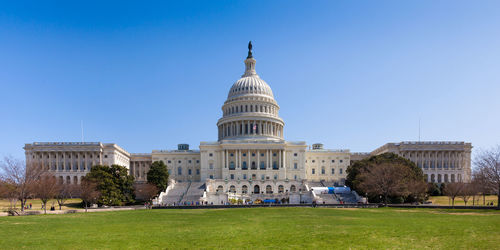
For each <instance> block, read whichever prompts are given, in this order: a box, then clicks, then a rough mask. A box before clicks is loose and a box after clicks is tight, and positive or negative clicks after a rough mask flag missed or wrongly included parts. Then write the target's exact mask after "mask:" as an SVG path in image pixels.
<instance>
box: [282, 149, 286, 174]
mask: <svg viewBox="0 0 500 250" xmlns="http://www.w3.org/2000/svg"><path fill="white" fill-rule="evenodd" d="M283 168H284V169H285V170H286V150H285V149H283Z"/></svg>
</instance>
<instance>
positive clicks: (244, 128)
mask: <svg viewBox="0 0 500 250" xmlns="http://www.w3.org/2000/svg"><path fill="white" fill-rule="evenodd" d="M242 135H266V136H276V137H280V138H283V125H282V124H279V123H276V122H269V121H259V120H253V121H252V120H245V121H234V122H227V123H223V124H221V125H219V140H220V139H223V138H225V137H232V136H242Z"/></svg>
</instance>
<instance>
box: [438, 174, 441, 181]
mask: <svg viewBox="0 0 500 250" xmlns="http://www.w3.org/2000/svg"><path fill="white" fill-rule="evenodd" d="M438 183H441V174H438Z"/></svg>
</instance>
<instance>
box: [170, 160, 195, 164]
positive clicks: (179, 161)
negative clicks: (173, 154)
mask: <svg viewBox="0 0 500 250" xmlns="http://www.w3.org/2000/svg"><path fill="white" fill-rule="evenodd" d="M167 163H172V161H171V160H168V161H167ZM177 163H182V161H181V160H178V161H177ZM188 163H192V161H191V160H188ZM196 163H200V160H196Z"/></svg>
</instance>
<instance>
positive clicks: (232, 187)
mask: <svg viewBox="0 0 500 250" xmlns="http://www.w3.org/2000/svg"><path fill="white" fill-rule="evenodd" d="M229 192H231V193H236V187H235V186H234V185H231V186H230V187H229Z"/></svg>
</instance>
